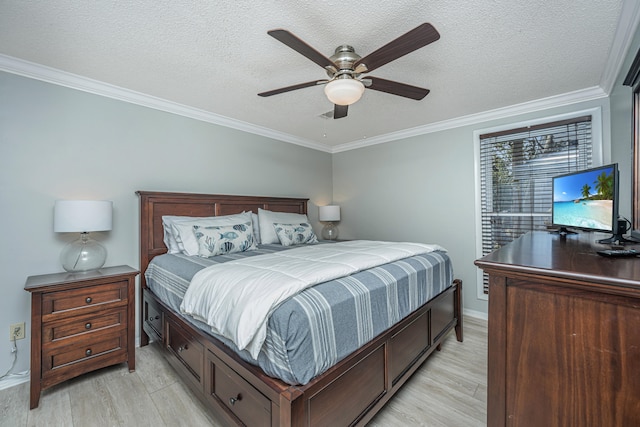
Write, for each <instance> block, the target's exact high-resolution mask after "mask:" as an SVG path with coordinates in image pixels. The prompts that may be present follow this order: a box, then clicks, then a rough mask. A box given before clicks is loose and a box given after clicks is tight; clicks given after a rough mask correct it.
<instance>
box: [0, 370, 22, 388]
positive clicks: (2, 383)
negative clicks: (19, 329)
mask: <svg viewBox="0 0 640 427" xmlns="http://www.w3.org/2000/svg"><path fill="white" fill-rule="evenodd" d="M26 382H29V371H24V372H18V373H17V374H9V375H8V376H7V377H6V378H3V379H1V380H0V390H4V389H6V388H10V387H13V386H16V385H19V384H22V383H26Z"/></svg>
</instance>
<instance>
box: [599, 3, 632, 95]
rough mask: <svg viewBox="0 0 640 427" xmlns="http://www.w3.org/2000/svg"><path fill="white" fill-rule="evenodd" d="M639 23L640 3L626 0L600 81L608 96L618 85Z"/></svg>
mask: <svg viewBox="0 0 640 427" xmlns="http://www.w3.org/2000/svg"><path fill="white" fill-rule="evenodd" d="M639 23H640V2H638V1H637V0H625V1H624V2H623V3H622V9H621V11H620V20H619V21H618V26H617V28H616V33H615V36H614V38H613V45H612V46H611V50H610V51H609V58H608V59H607V63H606V66H605V69H604V71H603V72H602V77H601V79H600V87H601V88H602V89H603V90H604V91H605V93H606V94H607V95H609V94H611V91H612V90H613V86H614V85H615V84H616V80H617V79H618V76H619V75H620V72H621V70H622V66H623V65H624V61H625V59H626V57H627V54H628V52H629V48H630V47H631V43H632V42H633V38H634V36H635V34H636V30H637V29H638V24H639Z"/></svg>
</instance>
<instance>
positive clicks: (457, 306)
mask: <svg viewBox="0 0 640 427" xmlns="http://www.w3.org/2000/svg"><path fill="white" fill-rule="evenodd" d="M137 194H138V195H139V197H140V270H141V271H142V272H143V273H144V271H146V269H147V266H148V265H149V262H150V261H151V260H152V259H153V257H155V256H156V255H160V254H163V253H166V251H167V248H166V247H165V245H164V243H163V228H162V216H163V215H182V216H196V217H197V216H217V215H229V214H235V213H239V212H242V211H253V212H255V213H257V211H258V208H262V209H268V210H272V211H281V212H294V213H305V214H306V213H307V200H308V199H300V198H281V197H254V196H229V195H209V194H189V193H160V192H147V191H138V192H137ZM140 283H141V299H140V301H141V328H140V345H146V344H147V343H148V342H149V339H150V338H151V339H153V340H154V341H159V342H160V343H161V345H162V348H163V349H164V353H165V355H166V356H167V360H168V361H169V363H170V364H171V365H172V366H173V367H174V368H175V369H176V371H177V372H178V373H179V374H180V376H181V377H182V378H183V380H184V381H185V383H186V384H187V385H189V387H190V388H191V389H192V390H193V391H194V392H195V394H196V395H197V396H198V398H200V399H201V400H202V401H203V402H204V403H205V404H206V406H207V407H209V408H210V409H211V411H212V412H213V413H214V414H216V415H217V418H219V419H220V420H221V421H224V422H226V423H227V424H229V425H249V426H254V425H268V426H280V427H289V426H338V425H364V424H366V423H367V422H368V421H370V420H371V419H372V418H373V416H374V415H375V414H376V413H377V412H378V411H379V410H380V409H381V408H382V407H383V406H384V404H385V403H386V402H387V401H388V400H389V399H390V398H391V397H392V396H393V395H394V394H395V393H396V392H397V391H398V390H399V389H400V387H401V386H402V385H403V384H404V383H405V382H406V380H407V379H408V378H409V377H410V376H411V375H412V374H413V373H414V372H415V371H416V370H417V369H418V368H419V367H420V365H421V364H422V362H424V361H425V360H426V359H427V357H428V356H429V355H430V354H431V353H432V352H433V351H434V350H435V349H436V348H438V349H439V348H440V345H441V343H442V342H443V340H444V339H445V338H446V336H447V335H448V333H449V332H450V331H451V330H452V329H454V328H455V332H456V336H457V339H458V341H462V282H461V281H460V280H457V279H456V280H454V283H453V286H452V287H451V288H449V289H448V290H447V291H445V292H444V293H442V294H441V295H439V296H438V297H436V298H434V299H433V300H431V301H429V302H428V303H426V304H425V305H423V306H422V307H420V308H419V309H417V310H416V311H414V312H413V313H412V314H410V315H409V316H408V317H407V318H405V319H403V320H402V321H401V322H400V323H398V324H396V325H395V326H393V327H391V328H390V329H388V330H387V331H385V332H383V333H382V334H380V335H379V336H377V337H376V338H375V339H373V340H372V341H371V342H369V343H368V344H366V345H365V346H364V347H361V348H360V349H358V350H357V351H355V352H354V353H352V354H351V355H349V356H348V357H347V358H345V359H344V360H342V361H341V362H339V363H338V364H337V365H335V366H334V367H332V368H330V369H329V370H328V371H327V372H325V373H324V374H322V375H320V376H318V377H316V378H314V379H313V380H312V381H311V382H309V383H308V384H306V385H303V386H302V385H298V386H292V385H289V384H286V383H284V382H283V381H280V380H278V379H275V378H272V377H269V376H267V375H266V374H265V373H264V372H263V371H262V370H261V369H260V368H259V367H256V366H254V365H251V364H249V363H247V362H245V361H243V360H242V359H240V358H239V357H238V356H237V355H236V354H235V353H234V352H233V351H232V350H230V349H229V348H228V347H226V346H225V345H223V344H222V343H221V342H220V341H218V340H217V339H215V338H213V337H212V336H211V335H208V334H206V333H204V332H202V331H200V330H199V329H197V328H195V327H194V326H192V325H191V324H190V323H189V322H187V321H186V320H184V319H183V318H182V317H181V316H180V315H179V314H177V313H175V312H174V311H173V310H171V309H170V308H169V307H167V306H166V305H164V304H163V303H162V302H161V301H160V300H159V299H157V298H156V297H155V295H154V294H153V293H152V292H151V290H149V289H147V286H146V283H145V279H144V274H143V275H141V281H140Z"/></svg>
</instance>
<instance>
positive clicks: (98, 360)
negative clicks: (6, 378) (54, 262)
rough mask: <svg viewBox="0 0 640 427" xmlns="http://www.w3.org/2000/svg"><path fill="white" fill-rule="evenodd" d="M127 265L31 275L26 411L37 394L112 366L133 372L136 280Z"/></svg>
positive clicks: (32, 403) (29, 281)
mask: <svg viewBox="0 0 640 427" xmlns="http://www.w3.org/2000/svg"><path fill="white" fill-rule="evenodd" d="M137 275H138V271H137V270H135V269H133V268H131V267H128V266H125V265H123V266H118V267H107V268H102V269H100V270H96V271H89V272H86V273H56V274H45V275H41V276H31V277H29V278H28V279H27V282H26V285H25V287H24V289H25V290H26V291H29V292H31V397H30V407H31V409H33V408H36V407H37V406H38V402H39V400H40V392H41V391H42V390H43V389H46V388H49V387H51V386H53V385H56V384H59V383H61V382H63V381H66V380H68V379H70V378H73V377H76V376H78V375H81V374H84V373H87V372H90V371H93V370H95V369H99V368H103V367H105V366H110V365H115V364H117V363H123V362H127V363H128V365H129V370H130V371H133V370H135V363H136V362H135V277H136V276H137Z"/></svg>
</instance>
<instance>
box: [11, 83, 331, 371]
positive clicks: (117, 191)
mask: <svg viewBox="0 0 640 427" xmlns="http://www.w3.org/2000/svg"><path fill="white" fill-rule="evenodd" d="M0 99H1V100H2V102H0V207H1V213H0V218H1V219H2V223H3V224H4V226H3V230H2V238H3V239H2V248H3V250H2V255H1V256H0V272H1V273H0V274H1V280H0V292H1V295H2V298H0V371H1V373H4V372H5V371H6V370H7V369H9V366H10V365H11V360H12V355H11V353H10V342H9V338H8V337H9V332H8V331H9V325H10V324H11V323H16V322H21V321H26V322H27V331H29V328H30V322H29V320H30V311H31V309H30V299H29V296H30V295H29V294H28V293H27V292H25V291H24V290H23V287H24V283H25V279H26V278H27V276H30V275H34V274H47V273H53V272H60V271H62V267H61V265H60V263H59V254H60V251H61V249H62V247H63V246H64V244H65V243H66V242H67V241H69V240H71V239H72V238H74V237H75V236H74V235H72V234H67V233H64V234H60V233H58V234H57V233H54V232H53V204H54V201H55V200H56V199H83V198H87V199H95V200H112V201H113V203H114V212H113V215H114V217H113V230H112V231H111V232H105V233H96V238H98V239H99V240H101V241H102V242H103V243H104V245H105V246H106V247H107V250H108V252H109V255H108V258H107V264H106V265H118V264H128V265H131V266H133V267H136V268H138V266H139V263H138V216H139V214H138V200H137V196H136V195H135V194H134V192H135V191H136V190H155V191H180V192H204V193H221V194H225V193H227V194H246V195H275V196H277V195H281V196H296V197H297V196H300V197H309V198H310V199H311V200H310V204H309V216H310V219H311V221H312V222H314V223H315V224H316V231H317V232H319V231H320V229H319V226H318V223H317V208H315V206H316V205H322V204H326V203H328V202H330V201H331V191H332V184H331V155H330V154H328V153H323V152H320V151H317V150H312V149H308V148H304V147H300V146H297V145H293V144H289V143H284V142H280V141H275V140H272V139H267V138H264V137H260V136H256V135H253V134H249V133H245V132H240V131H236V130H233V129H229V128H225V127H220V126H216V125H212V124H209V123H204V122H200V121H196V120H192V119H188V118H184V117H181V116H177V115H173V114H168V113H164V112H160V111H157V110H153V109H149V108H144V107H139V106H136V105H132V104H128V103H124V102H120V101H115V100H112V99H109V98H104V97H100V96H96V95H91V94H88V93H84V92H80V91H77V90H72V89H68V88H64V87H61V86H56V85H52V84H47V83H43V82H40V81H37V80H32V79H27V78H23V77H18V76H15V75H12V74H7V73H2V72H0ZM291 177H295V179H291ZM29 335H30V334H27V337H26V339H25V340H21V341H18V356H19V357H18V362H17V365H16V368H15V369H14V372H22V371H25V370H27V369H29Z"/></svg>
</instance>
